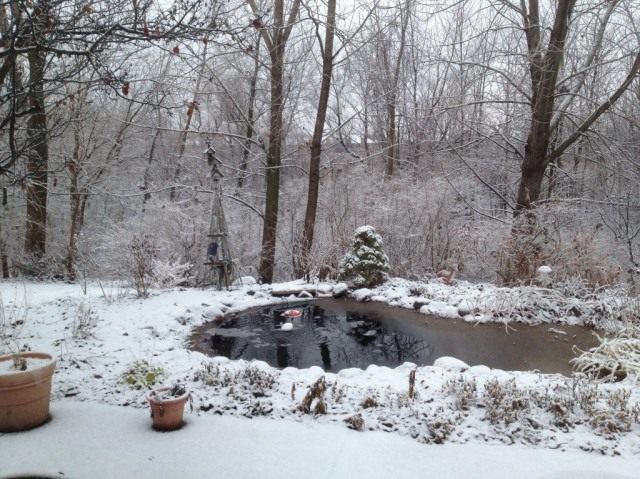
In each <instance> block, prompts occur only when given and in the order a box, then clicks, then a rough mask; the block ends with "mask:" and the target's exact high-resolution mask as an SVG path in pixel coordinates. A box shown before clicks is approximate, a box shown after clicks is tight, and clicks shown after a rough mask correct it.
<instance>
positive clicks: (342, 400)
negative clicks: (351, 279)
mask: <svg viewBox="0 0 640 479" xmlns="http://www.w3.org/2000/svg"><path fill="white" fill-rule="evenodd" d="M341 288H342V286H341V285H326V284H325V285H304V284H302V283H299V282H298V283H288V284H282V285H274V286H273V287H270V286H269V287H268V286H257V285H251V286H243V287H240V288H237V289H235V290H233V291H225V292H217V291H212V290H200V289H173V290H163V291H153V292H152V295H151V297H149V298H145V299H140V298H136V297H135V296H134V295H133V294H132V292H131V291H128V290H121V289H119V288H117V287H114V286H111V287H109V288H105V287H100V285H98V284H89V285H88V286H87V287H86V288H84V289H83V288H82V287H81V286H80V285H67V284H62V283H18V282H4V283H1V284H0V292H1V293H2V301H3V303H4V313H5V321H4V335H5V336H6V337H8V339H9V343H10V344H12V346H13V347H14V348H15V347H23V346H24V345H27V346H28V347H30V348H31V349H32V350H40V351H45V352H50V353H52V354H54V355H56V356H57V358H58V367H57V369H56V373H55V376H54V385H53V398H54V401H53V403H52V412H53V416H54V420H53V421H52V422H51V423H50V424H48V425H46V426H44V427H41V428H38V429H36V430H34V431H31V432H27V433H20V434H10V435H4V436H0V477H2V475H3V474H5V475H6V474H8V473H9V471H11V472H18V471H22V472H27V471H31V472H48V473H50V474H55V473H57V471H61V472H64V473H65V474H67V477H69V476H74V477H75V476H77V477H84V476H87V475H88V471H91V476H93V477H96V471H97V470H99V471H100V473H104V474H105V477H106V475H109V477H113V476H115V477H118V476H119V477H147V476H145V475H144V474H143V473H142V472H144V473H145V474H146V473H149V476H148V477H151V474H153V475H154V476H156V477H157V476H158V474H160V477H172V474H174V472H175V471H178V470H180V471H191V470H193V471H194V474H190V477H198V474H199V475H200V476H199V477H205V476H206V475H207V471H209V474H210V471H211V470H220V471H221V473H220V475H231V476H232V477H245V476H248V475H250V474H251V475H252V476H253V475H254V474H255V473H256V471H262V473H263V475H266V476H269V475H273V476H275V475H276V474H278V475H279V476H282V475H285V476H293V474H294V473H295V474H296V475H301V474H305V475H309V476H314V477H316V476H320V475H322V476H332V477H342V476H346V475H347V474H350V473H352V472H353V474H355V472H354V471H358V473H357V476H364V474H368V475H370V476H372V477H382V475H383V474H387V473H388V471H394V475H398V474H395V472H396V471H402V472H403V474H404V476H405V477H416V476H417V475H418V474H424V473H432V474H433V473H437V474H439V475H440V477H471V476H473V477H484V476H480V475H479V474H481V473H482V471H485V470H486V471H489V472H487V476H486V477H494V478H495V477H558V478H560V477H577V476H576V475H572V474H568V473H567V474H565V475H562V474H561V473H562V471H574V472H575V471H576V470H578V469H580V470H582V471H588V470H592V471H597V470H601V471H605V470H606V471H608V472H609V473H610V475H609V476H604V475H602V474H598V473H593V472H592V475H591V476H587V475H581V476H580V477H624V474H627V476H629V477H636V475H635V474H632V472H633V471H631V468H632V467H635V466H637V464H638V458H640V434H639V433H640V425H639V418H638V416H639V415H640V391H639V390H638V383H637V381H636V378H627V379H626V380H625V381H622V382H620V383H616V384H595V383H593V382H591V381H587V380H585V379H576V378H566V377H563V376H560V375H543V374H538V373H534V372H520V373H518V372H508V371H501V370H496V369H490V368H488V367H486V366H483V365H471V366H472V367H470V368H468V369H467V368H465V367H464V365H463V366H462V368H460V366H459V364H457V363H456V361H453V360H445V361H440V362H438V363H437V364H438V365H437V366H425V367H420V368H417V370H416V368H415V365H413V364H410V363H405V364H404V365H402V366H399V367H398V368H395V369H390V368H386V367H378V366H373V365H372V366H370V367H368V368H367V369H366V370H360V369H355V368H352V369H345V370H342V371H340V372H338V373H336V374H333V373H325V372H324V371H323V370H322V369H321V368H319V367H312V368H309V369H304V370H302V369H295V368H286V369H284V370H282V371H280V370H277V369H275V368H272V367H270V366H268V365H267V364H266V363H263V362H258V361H254V362H247V361H242V360H240V361H230V360H228V359H226V358H208V357H206V356H204V355H202V354H200V353H197V352H192V351H189V350H188V349H187V347H186V340H187V338H188V336H189V334H190V332H191V330H192V328H193V327H194V326H198V325H200V324H202V323H204V322H206V321H210V320H212V319H214V318H216V317H219V316H221V315H222V314H225V313H227V312H230V311H239V310H242V309H245V308H248V307H253V306H258V305H265V304H270V303H283V304H287V303H290V302H295V301H299V299H296V298H295V297H294V296H286V295H287V294H288V293H290V292H293V293H295V294H300V293H301V292H302V291H303V290H304V289H314V290H317V292H319V293H322V294H330V293H331V292H332V291H337V290H340V289H341ZM527 291H528V290H526V289H521V290H513V291H507V290H505V289H504V288H495V287H491V286H487V285H480V286H477V285H469V284H468V283H459V284H458V286H456V287H454V288H451V287H446V286H443V285H440V284H437V283H424V284H422V283H414V282H407V281H403V280H394V282H393V283H391V284H387V285H384V286H382V287H380V288H378V289H376V290H358V291H356V292H355V293H354V296H355V297H357V298H359V299H361V300H373V301H384V302H386V303H389V304H391V305H395V306H399V307H408V308H413V309H420V310H421V311H423V312H436V313H440V314H444V315H450V316H453V312H454V311H455V312H456V314H457V315H463V316H467V318H466V319H468V320H471V321H475V320H481V319H483V320H488V319H492V320H504V315H503V311H504V308H505V306H504V305H505V304H507V302H506V300H505V301H503V302H502V303H496V298H504V297H506V296H509V297H510V298H511V297H513V298H517V297H521V298H526V300H525V299H523V300H522V301H520V303H517V302H516V301H515V300H513V299H510V300H509V301H510V302H508V304H509V305H510V306H509V307H512V309H513V310H514V312H515V313H514V316H515V317H517V318H518V319H521V320H526V317H525V316H522V315H521V316H518V314H520V313H522V312H523V311H528V310H529V309H523V307H522V305H523V304H526V305H531V304H538V305H539V304H540V303H537V302H538V301H539V299H538V296H540V297H546V298H547V302H546V303H544V308H543V307H541V306H538V307H537V309H536V308H535V307H534V306H532V307H531V308H532V309H531V310H534V311H537V310H539V311H542V312H544V315H552V316H553V317H551V318H550V319H549V321H551V322H558V323H562V322H566V323H580V322H585V321H587V322H588V320H589V318H588V316H587V315H586V314H585V312H586V311H589V308H592V307H593V308H595V306H593V304H595V303H597V302H598V301H601V299H600V298H598V299H594V300H593V301H592V303H593V304H592V303H585V302H584V301H583V302H580V301H578V300H575V301H574V300H566V301H555V302H554V301H552V299H553V297H555V296H554V295H555V294H556V293H549V292H545V291H542V292H540V291H538V292H536V291H534V293H533V296H531V295H527ZM272 292H274V294H278V295H282V294H285V297H284V298H282V297H274V296H272V294H271V293H272ZM536 295H538V296H536ZM302 296H306V294H302ZM491 298H493V301H494V302H493V303H492V302H491ZM532 298H533V299H532ZM416 302H418V304H416ZM492 304H493V309H494V312H492V311H491V305H492ZM517 304H520V307H519V308H515V305H517ZM569 304H571V307H570V308H569ZM612 304H613V306H611V305H605V310H606V308H607V307H609V308H610V310H611V309H612V308H613V309H615V308H616V307H618V306H616V304H617V303H615V302H614V303H612ZM527 308H529V306H527ZM567 308H568V309H567ZM427 310H428V311H427ZM496 311H499V312H500V314H497V313H496ZM464 313H467V314H464ZM564 313H566V314H564ZM578 313H579V314H578ZM544 315H542V316H544ZM563 318H564V320H563ZM542 320H544V318H541V317H538V316H535V317H533V318H530V322H539V321H542ZM2 349H3V350H4V349H6V348H5V346H4V344H3V345H2ZM0 352H3V351H0ZM414 370H415V382H414V383H413V384H410V376H411V373H412V371H414ZM148 373H152V374H151V375H149V374H148ZM176 381H180V382H182V383H183V384H184V385H185V386H186V387H187V388H188V389H189V390H191V391H192V394H193V397H194V407H195V409H196V411H197V413H198V415H196V414H195V413H194V414H189V416H188V420H189V425H188V427H187V428H185V429H184V430H182V431H179V432H175V433H170V434H159V433H153V432H151V431H150V430H149V424H150V420H149V418H148V417H147V414H148V413H147V409H146V408H147V403H146V399H145V395H146V392H147V389H146V387H147V386H148V383H149V382H156V383H157V384H158V385H160V384H171V383H174V382H176ZM96 403H101V404H102V405H100V406H98V405H97V404H96ZM106 405H111V406H127V407H120V408H114V407H110V406H106ZM74 408H77V410H76V409H74ZM114 411H115V417H113V418H111V419H109V418H108V417H107V415H108V414H112V413H114ZM218 416H222V417H218ZM231 416H234V417H231ZM241 416H242V417H249V418H259V420H254V421H248V420H244V419H240V418H239V417H241ZM119 418H122V419H119ZM274 419H278V421H275V420H274ZM94 423H95V424H96V425H95V426H93V424H94ZM348 427H349V428H354V429H359V430H362V431H364V432H356V431H352V430H350V429H348ZM219 431H224V432H223V433H222V435H220V434H219ZM378 432H389V433H391V434H379V433H378ZM209 435H210V436H209ZM52 437H55V438H56V439H55V440H53V441H52V442H51V443H49V444H47V447H46V451H43V452H42V453H41V454H40V453H39V452H38V450H37V447H35V446H36V445H37V444H38V443H42V442H48V441H49V439H50V438H52ZM271 437H273V440H271ZM172 438H176V440H172ZM179 438H183V439H180V440H178V439H179ZM101 441H104V442H101ZM434 443H435V444H440V443H444V444H445V445H444V446H441V447H433V446H427V445H425V444H434ZM31 445H33V447H32V446H31ZM506 445H510V446H508V447H507V446H506ZM156 450H157V451H158V452H157V453H156V452H153V451H156ZM16 451H18V452H20V454H18V453H17V452H16ZM120 451H121V452H120ZM138 451H139V452H138ZM165 451H170V453H169V454H174V455H175V457H178V458H180V459H181V461H178V462H176V461H175V460H171V459H169V458H170V457H171V456H166V458H161V456H162V455H163V454H164V452H165ZM245 451H246V453H245ZM93 454H96V456H95V457H94V456H93ZM603 455H604V456H618V457H610V458H606V457H601V456H603ZM118 456H121V457H122V460H120V459H117V460H115V459H114V458H116V457H118ZM38 457H39V458H38ZM149 457H153V459H151V460H150V459H149ZM254 457H255V459H254ZM36 458H38V459H36ZM91 458H93V459H91ZM247 458H249V459H247ZM288 458H289V459H291V461H293V465H292V466H291V468H290V469H287V468H286V467H285V466H283V464H286V463H287V459H288ZM25 461H26V462H25ZM39 461H43V462H39ZM56 461H58V462H56ZM101 461H108V462H109V467H111V468H112V469H108V468H107V467H102V466H101V465H99V464H100V463H101ZM120 464H122V465H120ZM163 464H171V465H170V466H167V467H170V468H171V469H168V470H169V471H170V472H168V473H167V474H163V473H161V472H159V471H160V470H161V469H159V468H161V467H162V465H163ZM481 464H487V466H486V469H485V466H481ZM216 465H217V466H216ZM30 466H33V467H36V466H38V467H37V468H36V469H33V470H31V469H29V467H30ZM6 467H11V469H8V470H7V472H5V468H6ZM117 467H122V468H124V469H122V470H120V469H117V470H116V469H115V468H117ZM332 468H334V469H332ZM125 470H126V471H127V472H124V471H125ZM360 471H363V472H360ZM385 471H387V472H385ZM514 471H517V472H514ZM445 472H446V474H445ZM616 472H617V473H619V474H622V476H616V475H615V474H614V473H616ZM527 474H529V475H527ZM594 474H595V475H594ZM174 475H175V474H174ZM206 477H209V476H206Z"/></svg>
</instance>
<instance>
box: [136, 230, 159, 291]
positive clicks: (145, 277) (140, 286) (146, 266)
mask: <svg viewBox="0 0 640 479" xmlns="http://www.w3.org/2000/svg"><path fill="white" fill-rule="evenodd" d="M157 253H158V247H157V246H156V244H155V242H154V241H153V238H152V237H151V235H147V234H144V235H140V236H138V235H134V237H133V239H132V240H131V243H129V255H130V259H131V263H130V265H131V278H132V280H133V286H134V287H135V289H136V292H137V293H138V296H141V297H143V296H147V293H148V291H147V289H148V287H149V281H150V279H151V275H152V274H153V262H154V260H155V258H156V256H157Z"/></svg>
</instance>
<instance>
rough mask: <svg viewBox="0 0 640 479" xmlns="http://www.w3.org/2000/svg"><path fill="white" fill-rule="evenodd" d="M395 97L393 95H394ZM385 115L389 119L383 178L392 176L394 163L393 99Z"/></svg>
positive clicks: (394, 127)
mask: <svg viewBox="0 0 640 479" xmlns="http://www.w3.org/2000/svg"><path fill="white" fill-rule="evenodd" d="M394 96H395V95H394ZM387 115H388V117H389V119H388V121H389V123H388V129H387V155H386V156H387V164H386V168H385V171H384V174H385V177H387V178H390V177H392V176H393V172H394V169H395V162H396V104H395V98H394V99H392V101H390V102H389V103H388V104H387Z"/></svg>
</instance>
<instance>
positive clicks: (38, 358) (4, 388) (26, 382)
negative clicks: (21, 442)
mask: <svg viewBox="0 0 640 479" xmlns="http://www.w3.org/2000/svg"><path fill="white" fill-rule="evenodd" d="M55 367H56V360H55V359H54V358H53V357H52V356H51V355H50V354H46V353H35V352H24V353H15V354H6V355H4V356H0V432H14V431H22V430H25V429H30V428H33V427H36V426H39V425H41V424H42V423H44V422H46V421H47V419H49V396H50V394H51V377H52V376H53V371H54V369H55Z"/></svg>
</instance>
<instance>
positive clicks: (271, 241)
mask: <svg viewBox="0 0 640 479" xmlns="http://www.w3.org/2000/svg"><path fill="white" fill-rule="evenodd" d="M248 3H249V6H250V7H251V10H252V11H253V13H254V14H255V15H256V16H257V18H256V20H255V22H254V26H255V27H256V28H257V29H258V31H259V32H260V35H261V36H262V38H263V40H264V42H265V44H266V45H267V48H268V49H269V56H270V59H271V102H270V109H271V118H270V125H269V126H270V131H269V148H268V150H267V168H266V183H267V188H266V189H267V191H266V200H265V208H264V225H263V229H262V249H261V251H260V266H259V268H258V274H259V276H260V279H261V281H262V282H264V283H271V282H272V281H273V268H274V263H275V254H276V233H277V227H278V203H279V199H280V164H281V157H282V140H283V138H282V113H283V107H284V97H283V91H284V83H283V82H284V55H285V47H286V44H287V40H288V38H289V35H290V34H291V30H292V28H293V24H294V22H295V20H296V18H297V17H298V12H299V10H300V3H301V0H293V4H292V5H291V8H290V10H289V14H288V17H287V23H286V25H285V18H284V17H285V15H284V0H275V2H274V7H273V21H274V25H273V27H272V29H271V31H269V30H268V29H267V28H266V27H265V26H264V24H263V23H262V20H261V18H260V17H261V16H262V13H261V10H260V9H259V8H258V5H257V4H256V2H255V0H248Z"/></svg>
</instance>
